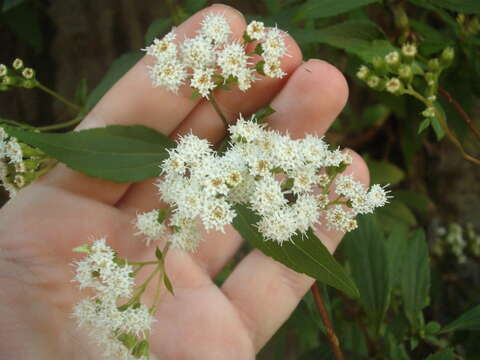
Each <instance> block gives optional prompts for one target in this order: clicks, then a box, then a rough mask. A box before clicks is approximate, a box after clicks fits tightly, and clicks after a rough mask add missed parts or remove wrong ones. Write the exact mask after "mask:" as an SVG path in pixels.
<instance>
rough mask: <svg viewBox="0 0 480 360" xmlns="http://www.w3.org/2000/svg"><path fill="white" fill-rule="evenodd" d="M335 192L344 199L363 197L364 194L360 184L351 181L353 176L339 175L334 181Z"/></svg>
mask: <svg viewBox="0 0 480 360" xmlns="http://www.w3.org/2000/svg"><path fill="white" fill-rule="evenodd" d="M335 185H336V188H335V192H336V193H337V194H338V195H341V196H344V197H346V198H352V197H357V196H363V197H365V195H366V192H365V189H364V187H363V185H362V184H361V183H359V182H358V181H355V180H354V179H353V175H351V174H350V175H340V176H338V178H337V179H336V180H335Z"/></svg>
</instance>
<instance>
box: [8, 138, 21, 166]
mask: <svg viewBox="0 0 480 360" xmlns="http://www.w3.org/2000/svg"><path fill="white" fill-rule="evenodd" d="M4 152H5V156H6V157H7V158H9V159H10V163H12V164H16V163H21V162H23V151H22V147H21V146H20V143H19V142H18V140H17V139H16V138H10V139H9V140H8V141H7V143H6V144H5V150H4Z"/></svg>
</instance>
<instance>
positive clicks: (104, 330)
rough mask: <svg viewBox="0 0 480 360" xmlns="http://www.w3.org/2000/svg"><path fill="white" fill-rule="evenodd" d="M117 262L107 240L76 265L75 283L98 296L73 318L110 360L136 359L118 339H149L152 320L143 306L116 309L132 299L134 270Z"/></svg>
mask: <svg viewBox="0 0 480 360" xmlns="http://www.w3.org/2000/svg"><path fill="white" fill-rule="evenodd" d="M117 260H118V259H117V258H116V255H115V253H114V251H113V250H112V249H111V248H110V247H109V246H108V245H107V244H106V242H105V239H100V240H97V241H95V242H94V243H93V245H92V246H89V247H88V256H87V257H86V258H84V259H83V260H81V261H79V262H77V263H76V264H75V265H76V276H75V278H74V281H77V282H78V283H79V287H80V289H84V288H91V289H93V290H94V291H95V295H94V296H93V297H90V298H87V299H83V300H82V301H81V302H79V303H78V304H77V305H76V306H75V308H74V310H73V316H74V317H75V318H76V319H77V321H78V324H79V326H81V327H83V328H85V329H86V330H87V331H88V333H89V335H90V336H91V337H92V338H93V339H95V341H96V342H97V343H98V345H100V346H101V348H102V349H104V352H105V355H106V356H107V357H108V358H111V359H134V358H135V357H134V356H132V355H131V352H130V351H129V348H128V347H126V346H125V344H124V343H122V342H121V341H120V340H119V336H121V335H122V334H124V336H126V335H127V334H128V336H130V337H132V338H134V339H136V338H137V337H139V338H143V337H145V336H147V335H148V333H149V332H150V330H151V324H152V322H153V318H152V315H151V314H150V312H149V309H148V308H147V307H146V306H145V305H144V304H137V305H135V306H129V307H126V308H122V307H121V306H118V305H117V302H118V300H120V299H123V298H129V297H131V296H132V294H133V289H134V280H133V276H132V275H133V269H132V267H131V266H130V265H128V264H127V263H125V262H119V261H117ZM120 339H121V338H120Z"/></svg>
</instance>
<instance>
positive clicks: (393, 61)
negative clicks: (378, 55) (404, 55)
mask: <svg viewBox="0 0 480 360" xmlns="http://www.w3.org/2000/svg"><path fill="white" fill-rule="evenodd" d="M385 62H386V63H387V64H388V65H391V66H394V65H397V64H398V63H399V62H400V54H399V53H398V51H392V52H390V53H388V54H387V55H385Z"/></svg>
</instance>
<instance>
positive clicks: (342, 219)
mask: <svg viewBox="0 0 480 360" xmlns="http://www.w3.org/2000/svg"><path fill="white" fill-rule="evenodd" d="M325 218H326V219H327V228H328V229H330V230H331V229H334V230H339V231H351V230H353V229H355V228H356V226H357V224H356V220H355V219H354V218H353V217H352V214H351V213H349V212H347V211H345V210H344V209H343V208H342V207H341V206H340V205H335V206H333V207H331V208H329V209H328V210H326V212H325Z"/></svg>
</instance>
